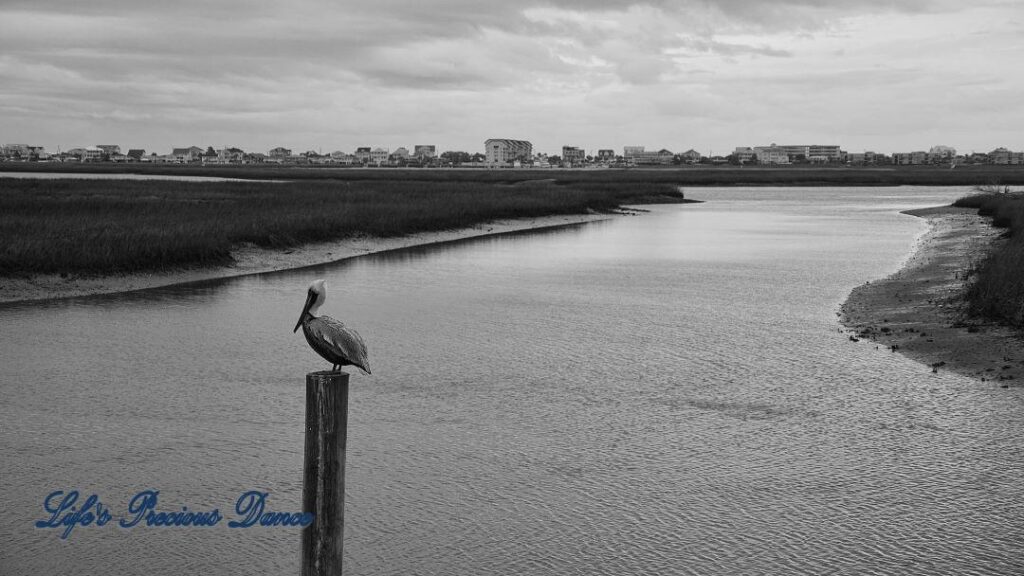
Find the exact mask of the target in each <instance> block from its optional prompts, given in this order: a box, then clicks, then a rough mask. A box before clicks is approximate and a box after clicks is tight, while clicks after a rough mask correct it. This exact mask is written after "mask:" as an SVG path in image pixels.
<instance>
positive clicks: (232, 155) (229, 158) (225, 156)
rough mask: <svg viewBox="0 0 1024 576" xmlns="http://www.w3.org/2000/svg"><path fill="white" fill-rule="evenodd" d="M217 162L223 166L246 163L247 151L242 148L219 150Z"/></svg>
mask: <svg viewBox="0 0 1024 576" xmlns="http://www.w3.org/2000/svg"><path fill="white" fill-rule="evenodd" d="M217 160H218V161H220V162H221V163H222V164H240V163H242V162H244V161H245V151H244V150H242V149H241V148H221V149H220V150H217Z"/></svg>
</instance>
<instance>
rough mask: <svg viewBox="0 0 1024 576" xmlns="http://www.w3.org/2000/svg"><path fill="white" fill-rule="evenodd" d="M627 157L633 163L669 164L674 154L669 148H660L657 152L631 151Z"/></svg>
mask: <svg viewBox="0 0 1024 576" xmlns="http://www.w3.org/2000/svg"><path fill="white" fill-rule="evenodd" d="M629 158H630V159H631V160H632V162H633V163H634V164H637V165H647V166H653V165H657V164H671V163H672V160H673V159H675V154H673V153H672V151H671V150H666V149H665V148H662V149H661V150H658V151H657V152H654V151H651V152H647V151H640V152H633V154H632V155H631V156H630V157H629Z"/></svg>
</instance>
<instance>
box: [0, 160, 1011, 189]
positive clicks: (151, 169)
mask: <svg viewBox="0 0 1024 576" xmlns="http://www.w3.org/2000/svg"><path fill="white" fill-rule="evenodd" d="M4 171H17V172H30V171H36V172H68V173H74V172H86V173H139V174H169V175H181V176H185V175H190V176H219V177H224V178H245V179H274V180H323V179H332V180H342V181H393V180H403V181H409V180H416V181H421V182H481V183H493V184H498V183H515V182H524V181H531V180H538V179H550V178H555V179H557V180H558V181H559V182H562V183H566V184H583V183H598V182H605V183H608V182H612V183H636V182H646V183H670V184H678V185H682V186H904V185H921V186H975V185H984V184H990V183H993V182H999V183H1002V184H1011V185H1024V166H992V165H979V166H957V167H956V168H955V169H953V170H950V169H949V167H948V166H947V167H941V166H877V167H871V166H860V167H855V166H810V165H799V166H747V167H744V168H740V167H738V166H706V165H693V166H664V167H643V168H629V169H617V168H616V169H588V170H562V169H550V170H520V169H515V170H511V169H505V170H482V169H476V168H454V169H424V168H342V167H332V166H279V165H271V164H267V165H246V166H202V165H195V164H101V163H96V164H88V163H85V164H83V163H68V164H60V163H30V162H17V163H10V162H9V163H0V173H2V172H4Z"/></svg>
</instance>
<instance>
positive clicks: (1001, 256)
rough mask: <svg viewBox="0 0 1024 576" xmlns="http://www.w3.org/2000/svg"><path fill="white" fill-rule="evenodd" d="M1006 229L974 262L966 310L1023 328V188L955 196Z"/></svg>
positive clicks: (961, 205)
mask: <svg viewBox="0 0 1024 576" xmlns="http://www.w3.org/2000/svg"><path fill="white" fill-rule="evenodd" d="M953 205H954V206H960V207H965V208H977V209H978V213H979V214H981V215H982V216H991V217H992V224H993V225H994V226H997V227H1000V228H1006V229H1007V236H1008V238H1007V240H1006V242H1004V243H1001V244H1000V245H999V246H997V247H996V249H995V251H994V252H992V254H990V255H989V256H988V257H987V258H986V259H985V260H983V261H981V262H979V263H978V265H977V267H976V269H975V270H973V273H974V281H973V282H972V283H971V285H970V287H969V288H968V292H967V302H968V310H969V312H970V313H972V314H975V315H978V316H981V317H984V318H990V319H993V320H997V321H999V322H1002V323H1005V324H1009V325H1011V326H1015V327H1017V328H1024V192H1002V193H1000V192H995V193H993V192H985V193H980V194H976V195H972V196H967V197H964V198H961V199H959V200H957V201H956V202H955V203H954V204H953Z"/></svg>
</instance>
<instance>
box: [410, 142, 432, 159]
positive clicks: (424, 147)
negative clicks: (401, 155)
mask: <svg viewBox="0 0 1024 576" xmlns="http://www.w3.org/2000/svg"><path fill="white" fill-rule="evenodd" d="M412 155H413V156H415V157H417V158H434V157H436V156H437V146H434V145H433V144H417V145H415V146H413V148H412Z"/></svg>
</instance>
